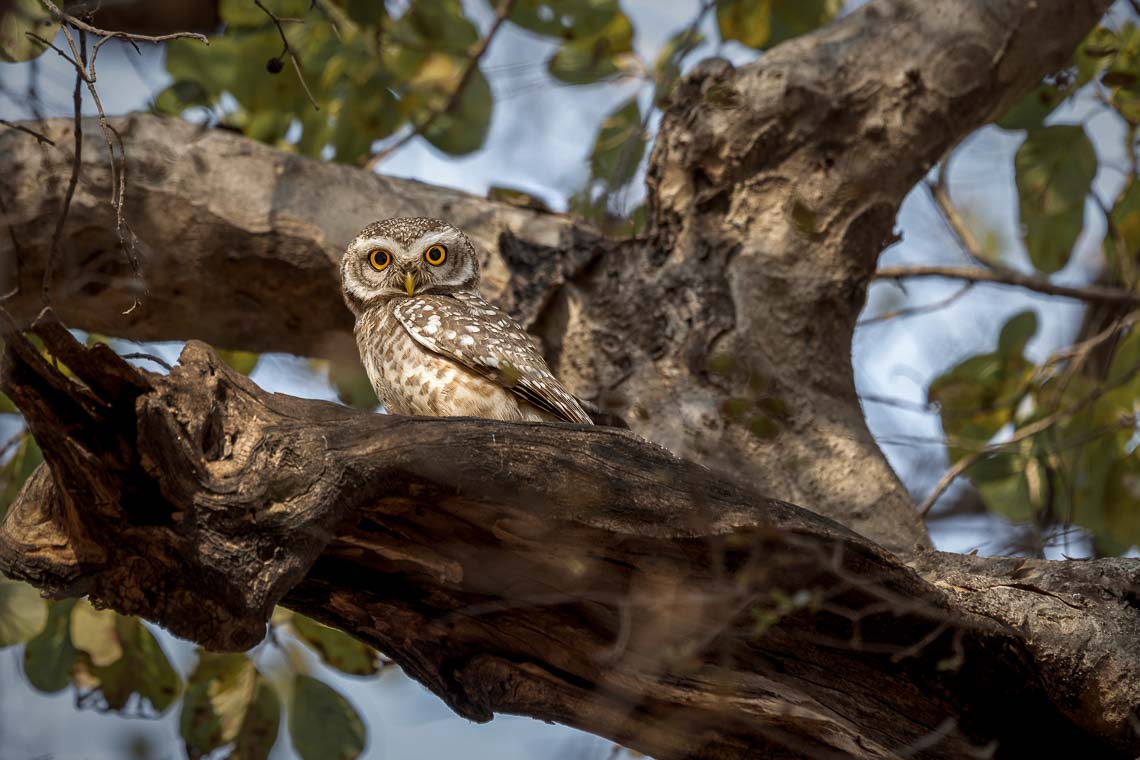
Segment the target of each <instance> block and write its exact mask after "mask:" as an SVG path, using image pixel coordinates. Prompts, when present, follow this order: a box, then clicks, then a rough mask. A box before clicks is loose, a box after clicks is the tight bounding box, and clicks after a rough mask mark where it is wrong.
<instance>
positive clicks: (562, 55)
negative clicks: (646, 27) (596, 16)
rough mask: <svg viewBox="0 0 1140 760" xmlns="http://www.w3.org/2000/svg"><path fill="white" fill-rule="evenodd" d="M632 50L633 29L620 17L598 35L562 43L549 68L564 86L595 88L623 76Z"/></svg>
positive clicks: (626, 19)
mask: <svg viewBox="0 0 1140 760" xmlns="http://www.w3.org/2000/svg"><path fill="white" fill-rule="evenodd" d="M632 50H633V25H632V24H631V23H630V21H629V17H628V16H626V15H625V14H624V13H618V14H616V15H615V16H614V17H613V18H612V19H611V20H610V22H609V23H608V24H606V26H605V27H604V28H603V29H601V30H600V31H598V32H597V33H596V34H594V35H592V36H590V37H583V38H581V39H575V40H568V41H566V42H564V43H562V46H561V47H559V48H558V50H556V51H555V52H554V55H553V56H552V57H551V58H550V60H549V61H547V63H546V68H547V71H549V72H550V75H551V76H552V77H554V78H555V79H557V80H559V81H561V82H565V83H567V84H593V83H595V82H598V81H600V80H602V79H605V78H607V77H611V76H613V75H615V74H617V73H618V72H620V71H621V67H622V65H623V64H624V63H625V59H626V58H627V57H628V54H630V53H631V52H632Z"/></svg>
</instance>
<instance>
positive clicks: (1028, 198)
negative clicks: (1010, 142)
mask: <svg viewBox="0 0 1140 760" xmlns="http://www.w3.org/2000/svg"><path fill="white" fill-rule="evenodd" d="M1014 167H1015V168H1016V171H1017V190H1018V195H1019V198H1020V204H1019V213H1020V220H1021V225H1022V227H1023V228H1024V231H1025V247H1026V249H1027V250H1028V251H1029V258H1030V259H1031V260H1032V261H1033V265H1034V266H1035V267H1037V269H1038V270H1039V271H1041V272H1045V273H1051V272H1056V271H1057V270H1058V269H1060V268H1061V267H1063V266H1065V264H1066V263H1067V262H1068V260H1069V255H1070V254H1071V252H1072V250H1073V245H1074V244H1075V243H1076V241H1077V236H1078V235H1080V232H1081V226H1082V224H1083V222H1084V213H1085V196H1087V195H1088V193H1089V189H1090V187H1091V185H1092V180H1093V176H1094V175H1095V174H1096V168H1097V162H1096V153H1095V152H1094V151H1093V147H1092V143H1091V142H1090V141H1089V138H1088V136H1087V135H1086V134H1085V131H1084V129H1083V128H1082V127H1080V126H1070V125H1058V126H1051V127H1042V128H1040V129H1031V130H1029V133H1028V136H1027V137H1026V139H1025V142H1024V143H1022V144H1021V147H1020V148H1018V150H1017V155H1016V157H1015V158H1014Z"/></svg>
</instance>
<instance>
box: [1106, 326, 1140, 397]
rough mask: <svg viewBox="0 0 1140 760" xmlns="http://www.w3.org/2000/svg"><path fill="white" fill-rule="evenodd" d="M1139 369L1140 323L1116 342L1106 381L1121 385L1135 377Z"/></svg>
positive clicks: (1110, 384) (1111, 384) (1109, 383)
mask: <svg viewBox="0 0 1140 760" xmlns="http://www.w3.org/2000/svg"><path fill="white" fill-rule="evenodd" d="M1138 370H1140V324H1134V325H1132V327H1131V328H1130V329H1129V331H1128V333H1127V334H1126V335H1125V336H1124V337H1123V338H1122V339H1121V340H1120V342H1119V343H1117V344H1116V350H1114V351H1113V352H1112V361H1111V362H1109V365H1108V374H1107V375H1106V376H1105V382H1106V383H1107V384H1108V385H1109V386H1114V385H1120V384H1121V383H1124V382H1125V381H1126V380H1128V379H1129V378H1133V379H1135V376H1136V373H1137V371H1138Z"/></svg>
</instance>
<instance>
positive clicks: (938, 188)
mask: <svg viewBox="0 0 1140 760" xmlns="http://www.w3.org/2000/svg"><path fill="white" fill-rule="evenodd" d="M949 161H950V159H949V158H947V159H946V160H945V161H943V162H942V164H941V165H940V166H939V167H938V179H937V180H935V181H934V182H927V183H926V189H927V190H929V191H930V197H931V199H932V200H933V201H934V205H936V206H937V207H938V210H939V211H940V212H941V214H942V220H943V221H945V222H946V226H947V227H949V228H950V232H951V233H953V235H954V239H955V240H957V241H958V245H959V247H961V249H962V252H963V253H964V254H966V256H967V257H968V258H970V259H972V260H973V261H974V262H975V263H977V264H979V265H980V266H983V267H986V268H996V267H994V264H993V263H992V262H990V261H988V260H987V259H986V256H985V254H984V253H983V252H982V246H981V245H980V244H979V243H978V239H977V238H976V237H974V233H973V232H972V231H971V230H970V227H969V225H967V224H966V220H965V219H963V218H962V215H961V214H960V213H959V212H958V207H957V206H955V205H954V202H953V201H952V200H951V199H950V188H949V180H948V174H949V168H948V164H949Z"/></svg>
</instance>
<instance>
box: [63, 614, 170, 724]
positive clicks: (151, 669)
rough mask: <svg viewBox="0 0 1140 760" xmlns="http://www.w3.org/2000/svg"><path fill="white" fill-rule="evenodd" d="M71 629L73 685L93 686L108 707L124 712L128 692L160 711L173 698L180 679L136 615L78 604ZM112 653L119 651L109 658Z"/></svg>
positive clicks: (85, 687) (88, 687)
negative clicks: (74, 662) (76, 655)
mask: <svg viewBox="0 0 1140 760" xmlns="http://www.w3.org/2000/svg"><path fill="white" fill-rule="evenodd" d="M85 608H86V609H85ZM92 613H94V614H92ZM108 615H109V616H111V620H110V625H108V619H107V617H108ZM71 632H72V642H73V643H74V645H75V647H76V648H77V649H78V650H79V652H80V653H79V656H78V658H77V660H76V665H75V681H76V685H78V686H80V687H81V688H84V689H90V690H97V691H98V692H99V693H100V694H101V695H102V698H103V701H104V702H105V703H106V708H107V709H110V710H122V709H123V708H125V707H126V706H127V704H128V701H129V700H130V698H131V696H132V695H134V694H138V695H139V697H141V698H142V699H144V700H146V701H147V702H149V703H150V705H151V706H152V707H153V708H154V710H155V711H157V712H158V713H163V712H165V711H166V709H167V708H169V707H170V705H171V704H172V703H173V702H174V700H175V699H176V698H177V696H178V692H179V691H180V689H181V686H182V681H181V679H180V678H179V677H178V673H177V672H176V671H175V670H174V668H173V667H172V666H171V665H170V661H169V660H168V659H167V657H166V654H165V653H164V652H163V651H162V647H160V646H159V644H158V641H157V640H155V638H154V635H153V634H152V633H151V632H150V631H149V630H147V628H146V626H144V625H143V624H142V622H141V621H140V620H139V619H138V618H135V617H129V616H126V615H118V614H117V613H113V612H108V611H103V610H93V608H90V605H87V604H84V603H80V604H79V605H78V606H76V608H75V611H74V612H73V613H72V626H71ZM116 652H120V653H121V654H120V656H119V657H118V658H117V659H113V660H112V659H111V658H112V657H113V656H114V654H115V653H116Z"/></svg>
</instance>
